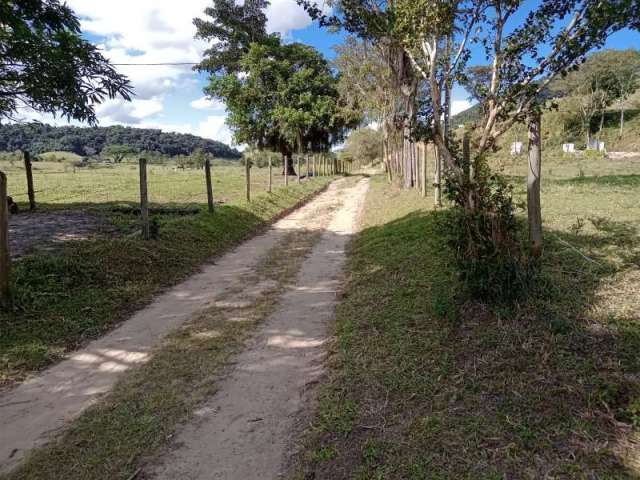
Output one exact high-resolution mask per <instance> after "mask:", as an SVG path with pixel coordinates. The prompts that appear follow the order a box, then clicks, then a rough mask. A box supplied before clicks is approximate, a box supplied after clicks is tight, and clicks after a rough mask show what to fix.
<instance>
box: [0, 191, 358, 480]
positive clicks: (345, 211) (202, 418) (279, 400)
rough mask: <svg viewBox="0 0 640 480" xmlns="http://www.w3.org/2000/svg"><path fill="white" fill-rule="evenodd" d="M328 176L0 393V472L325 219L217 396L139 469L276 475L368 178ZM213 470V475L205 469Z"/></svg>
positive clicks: (190, 474)
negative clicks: (81, 344)
mask: <svg viewBox="0 0 640 480" xmlns="http://www.w3.org/2000/svg"><path fill="white" fill-rule="evenodd" d="M343 183H344V181H338V182H335V183H334V184H332V185H331V186H330V187H329V188H328V189H327V191H325V192H324V193H322V194H321V195H319V196H318V197H317V198H316V199H314V200H313V201H312V202H310V203H308V204H307V205H305V206H303V207H302V208H300V209H298V210H296V211H295V212H293V213H291V214H290V215H288V216H287V217H285V218H284V219H282V220H280V221H279V222H277V223H276V224H275V225H274V226H273V227H272V228H271V229H270V230H269V231H267V232H266V233H265V234H263V235H260V236H258V237H255V238H253V239H251V240H249V241H247V242H245V243H244V244H242V245H240V246H239V247H238V248H236V249H235V250H234V251H232V252H230V253H229V254H227V255H225V256H223V257H222V258H220V259H219V260H218V261H217V262H216V263H215V264H210V265H207V266H205V267H204V268H203V270H202V271H201V272H200V273H198V274H196V275H194V276H193V277H191V278H190V279H188V280H186V281H185V282H183V283H181V284H179V285H177V286H176V287H174V288H173V289H171V290H170V291H168V292H166V293H164V294H163V295H161V296H159V297H158V298H156V300H155V301H154V302H153V303H152V304H151V305H149V306H148V307H147V308H145V309H143V310H141V311H139V312H138V313H137V314H135V315H134V316H133V317H132V318H131V319H129V320H128V321H126V322H125V323H123V324H122V325H121V326H120V327H119V328H117V329H116V330H114V331H113V332H111V333H110V334H108V335H106V336H104V337H102V338H101V339H99V340H96V341H94V342H92V343H91V344H89V345H88V346H87V347H86V348H85V349H83V350H81V351H78V352H76V353H75V354H73V355H72V356H70V358H69V359H67V360H65V361H63V362H61V363H59V364H58V365H56V366H54V367H52V368H50V369H48V370H47V371H45V372H43V374H41V375H40V376H38V377H36V378H34V379H32V380H30V381H28V382H25V383H24V384H22V385H20V386H18V387H17V388H15V389H13V390H11V391H9V392H6V393H5V394H3V395H2V396H0V472H7V471H9V470H11V469H12V468H13V467H15V466H16V465H17V464H19V462H20V461H21V460H22V459H23V458H24V456H25V454H26V453H27V452H28V451H29V450H31V449H33V448H34V447H37V446H39V445H42V444H44V443H46V442H47V441H48V440H49V439H51V438H52V436H53V435H55V434H56V433H58V432H60V431H61V430H63V429H64V428H65V426H66V425H68V423H69V422H70V421H71V420H73V419H74V418H75V417H77V416H78V415H79V414H80V413H81V412H82V411H83V410H84V409H85V408H87V407H88V406H89V405H90V404H92V403H93V402H95V401H97V400H98V399H99V398H100V397H101V396H102V395H104V394H105V393H106V392H108V391H109V390H110V389H111V388H112V386H113V385H114V383H115V382H116V381H117V380H118V379H119V378H120V377H121V376H122V375H123V374H125V372H126V371H127V370H128V369H129V368H130V367H132V366H134V365H137V364H140V363H142V362H145V361H147V360H148V358H149V356H150V352H151V350H152V348H153V347H154V346H155V345H157V344H158V343H159V342H160V341H161V340H162V339H163V338H164V337H165V336H166V335H167V334H168V333H169V332H171V331H172V330H174V329H175V328H177V327H179V326H180V325H181V324H182V323H184V322H185V321H187V320H188V319H189V318H191V317H192V316H193V315H194V314H196V313H197V312H199V311H202V310H204V309H206V308H208V307H209V306H210V305H212V304H214V303H215V302H216V299H217V298H220V297H223V296H224V295H225V293H227V292H229V291H233V290H236V289H237V288H238V286H239V283H241V282H242V279H243V278H245V276H246V274H247V273H250V272H251V271H252V270H253V269H255V268H256V266H257V265H258V264H259V263H260V261H261V259H262V258H263V256H264V255H265V253H266V252H267V251H269V250H270V249H271V248H272V247H274V246H275V245H277V244H278V242H279V241H280V240H282V239H283V238H284V237H285V236H286V235H287V234H290V232H291V231H296V230H305V229H314V228H316V229H317V228H318V225H317V219H318V211H319V210H323V211H324V214H325V215H330V220H329V223H328V226H327V227H326V228H325V229H324V230H323V233H322V235H321V237H320V240H319V241H318V243H317V244H316V245H315V246H314V247H313V249H312V252H311V254H310V256H309V258H308V259H307V261H306V262H305V263H304V265H303V267H302V269H301V271H300V272H299V274H298V277H297V282H296V284H295V286H294V287H292V288H291V289H289V290H288V291H287V292H286V293H285V294H283V296H282V298H281V299H280V300H279V302H280V303H279V307H278V308H277V310H276V312H275V313H274V314H272V315H271V316H270V318H269V319H268V320H267V321H266V322H265V323H264V324H263V327H262V329H261V330H260V332H259V333H258V336H257V337H256V338H255V339H254V341H253V342H252V343H251V344H250V345H249V346H248V348H247V349H246V350H245V351H244V352H243V353H242V354H240V355H239V357H238V358H237V359H236V362H237V365H236V368H235V369H233V371H232V372H231V373H230V374H229V375H228V376H227V377H226V378H225V379H223V380H222V381H221V384H220V387H219V390H218V393H217V394H216V395H215V396H214V397H213V398H211V399H210V401H209V402H208V404H207V405H205V406H203V408H201V409H200V410H199V411H198V412H196V415H195V418H196V420H195V421H194V422H193V424H189V425H186V426H185V427H184V428H183V429H182V430H181V431H180V432H179V433H178V434H177V435H176V443H175V448H173V450H172V451H171V452H170V453H168V454H167V455H166V457H164V458H163V459H161V460H160V461H159V462H158V465H156V466H155V467H154V468H153V469H152V470H153V471H150V472H149V474H155V475H157V476H158V477H160V478H185V479H187V478H243V479H250V478H261V479H266V478H276V477H277V475H278V473H279V472H280V468H281V466H282V464H283V462H284V461H285V459H286V453H287V445H288V444H289V442H290V441H291V427H292V426H293V422H294V420H295V414H296V412H297V411H298V410H299V409H300V408H301V406H302V405H303V402H304V393H305V385H308V384H309V383H310V382H313V381H314V379H315V378H317V375H318V374H319V373H320V372H321V370H322V362H321V360H322V355H323V349H322V344H323V342H324V340H325V335H326V334H325V332H326V326H327V321H328V320H329V319H330V317H331V315H332V314H333V309H334V306H335V302H336V294H335V292H336V289H337V288H338V287H339V285H340V281H341V270H342V265H343V262H344V257H345V255H344V248H345V245H346V244H347V242H348V240H349V238H350V235H351V234H352V233H353V232H354V231H355V228H356V219H357V215H358V212H359V210H360V208H361V205H362V202H363V199H364V196H365V193H366V190H367V188H368V181H367V180H361V181H360V182H358V183H357V184H355V185H350V186H347V187H346V188H345V185H343ZM214 473H215V474H214Z"/></svg>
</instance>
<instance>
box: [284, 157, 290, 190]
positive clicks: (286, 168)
mask: <svg viewBox="0 0 640 480" xmlns="http://www.w3.org/2000/svg"><path fill="white" fill-rule="evenodd" d="M284 186H285V187H288V186H289V157H288V156H287V155H285V156H284Z"/></svg>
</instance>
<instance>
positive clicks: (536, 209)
mask: <svg viewBox="0 0 640 480" xmlns="http://www.w3.org/2000/svg"><path fill="white" fill-rule="evenodd" d="M528 123H529V170H528V175H527V219H528V221H529V247H530V249H531V256H532V257H534V258H538V257H540V255H541V254H542V210H541V204H540V173H541V165H542V142H541V138H540V115H539V114H532V115H531V116H530V117H529V119H528Z"/></svg>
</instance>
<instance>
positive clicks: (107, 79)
mask: <svg viewBox="0 0 640 480" xmlns="http://www.w3.org/2000/svg"><path fill="white" fill-rule="evenodd" d="M0 19H1V22H2V28H1V29H0V58H2V62H1V63H0V118H11V117H13V116H14V115H15V113H16V112H17V110H18V109H19V108H23V107H29V108H32V109H34V110H37V111H40V112H46V113H52V114H56V113H61V114H62V115H63V116H66V117H67V118H73V119H76V120H84V121H88V122H89V123H96V116H95V112H94V107H95V105H96V104H98V103H101V102H103V101H104V100H105V99H108V98H115V97H117V96H120V97H122V98H124V99H126V100H129V98H130V95H131V93H132V90H131V87H130V85H129V81H128V80H127V78H126V77H125V76H123V75H121V74H119V73H117V72H116V71H115V70H114V69H113V67H112V66H111V65H110V64H109V62H108V61H107V59H106V58H105V57H104V56H103V55H102V54H101V53H100V51H99V50H98V48H97V47H96V46H95V45H92V44H91V43H90V42H88V41H87V40H85V39H84V38H82V35H81V32H80V22H79V21H78V19H77V18H76V16H75V14H74V13H73V11H72V10H71V9H70V8H69V7H68V6H67V5H66V4H64V3H60V2H59V1H58V0H31V1H17V2H6V1H3V2H1V3H0Z"/></svg>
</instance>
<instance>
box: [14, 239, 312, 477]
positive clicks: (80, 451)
mask: <svg viewBox="0 0 640 480" xmlns="http://www.w3.org/2000/svg"><path fill="white" fill-rule="evenodd" d="M320 234H321V232H320V231H319V230H315V231H300V232H292V233H289V234H288V235H287V237H286V238H284V239H283V243H286V244H287V245H288V248H287V249H283V248H282V247H281V245H276V246H274V247H273V248H272V249H271V250H270V251H269V252H267V253H266V255H265V256H264V257H263V258H262V261H261V263H260V264H259V265H258V268H257V269H256V271H255V272H250V273H246V274H244V278H242V282H241V287H239V288H238V289H237V291H236V290H231V291H227V292H225V294H224V296H223V297H221V298H219V299H217V304H214V305H213V306H212V307H210V308H208V309H207V310H205V311H202V312H198V313H197V314H195V315H194V317H193V318H191V319H190V320H189V321H188V322H186V323H185V324H184V325H183V326H182V327H181V328H179V329H177V330H176V331H175V332H173V333H171V334H170V335H169V336H168V337H167V338H166V339H165V340H164V341H163V342H162V344H161V345H159V346H157V347H156V348H155V349H154V351H153V352H152V356H151V359H150V361H149V362H148V363H146V364H144V365H143V366H141V367H138V368H133V369H132V370H131V371H130V372H127V375H124V376H123V378H122V379H121V380H120V381H119V382H118V383H117V384H116V385H115V387H114V389H113V391H112V392H111V393H109V395H107V396H106V397H105V398H103V399H101V401H99V402H98V403H97V404H96V405H94V406H92V407H90V408H89V409H88V410H87V411H85V412H84V413H83V414H82V415H81V416H80V417H79V418H78V419H77V420H76V421H74V422H73V423H72V424H71V425H70V427H69V428H68V429H67V430H66V431H65V433H64V434H63V435H61V436H60V437H59V438H57V439H56V440H55V441H53V442H51V443H50V444H48V445H47V446H46V447H44V448H42V449H39V450H36V451H34V452H32V454H31V455H30V456H28V457H27V459H26V461H25V463H24V464H23V465H21V466H20V467H19V468H18V469H17V470H15V471H14V472H12V473H11V474H10V475H6V476H4V477H2V478H4V479H6V480H18V479H30V480H31V479H52V478H60V479H65V480H73V479H77V480H99V479H103V480H116V479H121V480H127V479H131V478H134V477H136V478H138V475H139V474H140V472H141V470H143V469H144V467H145V465H146V464H147V463H153V462H150V459H151V458H153V457H154V456H155V455H157V454H158V453H159V452H161V451H162V449H163V448H164V447H166V446H167V445H168V444H169V443H170V441H171V437H172V435H173V434H174V433H175V431H176V428H177V426H178V424H179V423H180V422H183V421H186V420H188V419H189V418H191V416H192V415H193V414H194V410H195V409H196V408H197V407H198V406H201V405H202V402H204V401H206V399H207V398H209V397H210V396H211V395H213V393H214V392H215V391H216V388H217V380H218V378H219V377H220V374H221V373H222V372H223V370H224V368H225V366H226V364H227V362H228V358H229V356H230V354H231V353H233V352H234V351H236V350H238V349H240V348H241V347H242V346H243V344H244V343H243V341H244V340H246V338H247V337H248V336H249V334H250V332H251V331H252V330H253V329H254V328H255V326H256V325H257V324H258V323H259V322H260V321H262V320H263V319H265V318H266V317H267V316H268V315H269V313H270V312H272V311H273V310H274V308H275V307H276V305H277V301H278V298H279V296H280V294H281V293H282V291H283V289H284V288H285V287H286V285H287V284H288V282H290V281H291V279H293V278H294V277H295V275H296V273H297V272H298V270H299V268H300V266H301V264H302V262H303V261H304V258H305V257H306V255H307V254H308V252H309V250H310V249H311V248H312V246H313V244H314V243H315V241H316V240H317V238H318V237H319V235H320ZM259 285H268V286H264V287H259ZM246 289H250V290H254V291H256V292H258V291H259V294H258V295H255V296H247V295H246V293H245V290H246ZM238 300H240V301H238ZM234 303H236V304H237V305H238V306H230V305H233V304H234ZM141 477H142V475H140V478H141ZM145 478H146V477H145Z"/></svg>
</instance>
